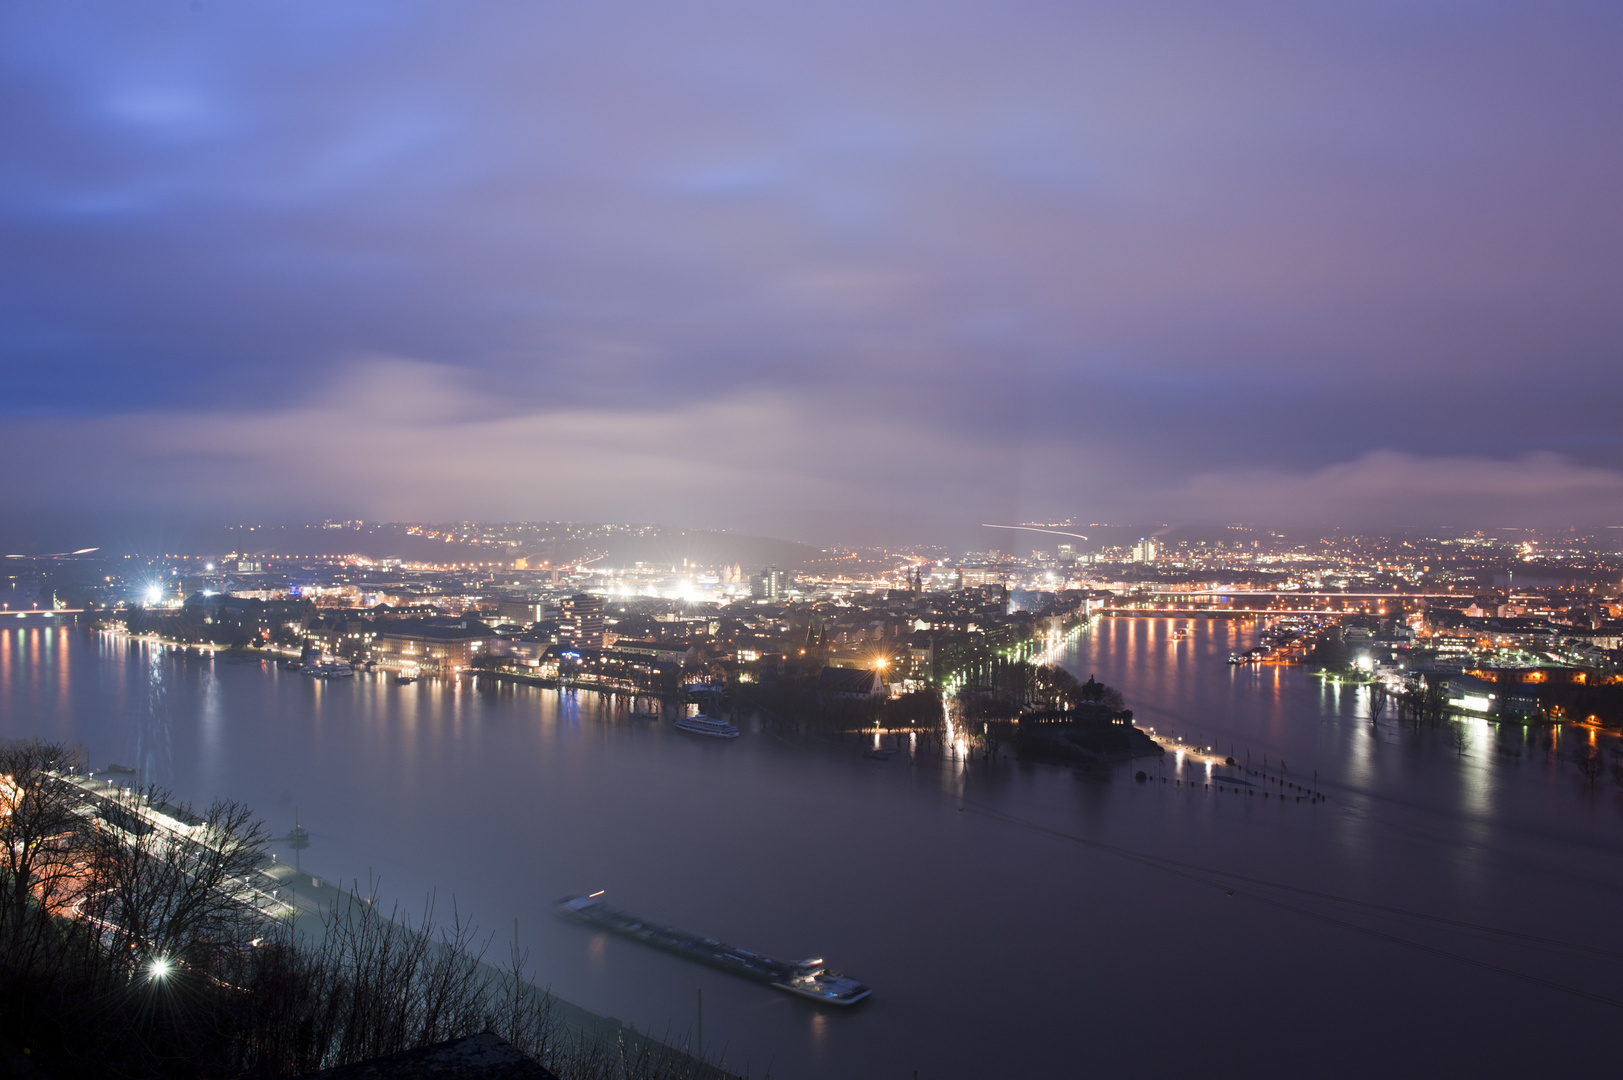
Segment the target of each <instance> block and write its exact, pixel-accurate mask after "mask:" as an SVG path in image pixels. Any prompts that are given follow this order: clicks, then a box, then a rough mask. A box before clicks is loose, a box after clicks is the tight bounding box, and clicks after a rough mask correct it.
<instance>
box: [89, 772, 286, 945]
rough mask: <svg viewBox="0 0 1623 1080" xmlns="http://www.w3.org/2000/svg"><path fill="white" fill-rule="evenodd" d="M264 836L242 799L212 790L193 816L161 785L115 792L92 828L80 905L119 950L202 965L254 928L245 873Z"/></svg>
mask: <svg viewBox="0 0 1623 1080" xmlns="http://www.w3.org/2000/svg"><path fill="white" fill-rule="evenodd" d="M267 838H268V837H267V835H266V832H265V826H264V824H263V823H262V822H259V821H256V820H255V819H254V817H253V814H252V812H251V811H250V810H249V809H248V808H247V807H246V806H243V805H242V804H241V803H236V802H224V801H218V800H217V801H215V802H214V803H213V804H212V805H211V806H210V807H209V808H208V809H207V810H206V811H204V813H203V814H202V815H201V816H199V815H197V814H195V813H193V812H192V810H191V808H190V807H188V806H175V805H172V804H171V803H170V802H169V799H168V792H165V791H161V790H159V789H157V788H149V789H147V790H145V791H137V790H128V791H122V792H119V793H118V794H117V795H115V796H113V797H112V798H111V799H109V800H108V801H107V803H106V804H104V807H103V810H102V813H101V821H100V822H99V827H98V828H97V830H96V832H95V836H94V840H93V860H92V861H93V864H94V869H95V876H96V882H97V884H96V890H97V891H96V893H95V895H94V897H93V898H91V899H90V900H89V901H87V903H86V904H85V907H86V909H87V911H89V912H90V913H91V914H92V915H93V916H94V917H95V918H96V919H97V920H98V921H99V922H100V924H101V926H102V929H103V931H104V932H105V934H106V935H107V937H108V939H109V940H110V941H111V942H112V943H113V946H114V955H115V956H119V957H127V958H129V961H130V962H131V963H132V964H134V963H142V962H145V963H148V964H151V963H154V962H156V963H159V964H163V965H169V964H187V965H191V966H193V967H197V968H206V967H207V966H208V962H209V960H210V958H211V957H213V956H214V954H216V953H217V952H218V951H219V950H220V949H221V948H229V947H230V946H231V945H232V944H234V943H235V942H237V941H239V940H241V939H242V938H244V937H253V936H255V933H256V929H255V928H256V927H257V926H258V924H259V917H258V914H257V912H256V911H255V910H254V907H253V903H252V899H251V897H252V895H253V894H252V889H251V885H250V881H251V879H252V876H253V875H254V873H255V872H256V871H257V869H258V865H259V862H260V859H261V849H262V848H263V847H264V845H265V841H266V840H267Z"/></svg>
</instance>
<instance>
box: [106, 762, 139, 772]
mask: <svg viewBox="0 0 1623 1080" xmlns="http://www.w3.org/2000/svg"><path fill="white" fill-rule="evenodd" d="M102 772H104V773H134V772H135V769H134V768H132V767H131V766H129V765H120V764H119V763H118V762H116V761H110V762H108V763H107V768H105V769H103V770H102Z"/></svg>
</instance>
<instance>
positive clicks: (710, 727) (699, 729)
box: [676, 713, 738, 739]
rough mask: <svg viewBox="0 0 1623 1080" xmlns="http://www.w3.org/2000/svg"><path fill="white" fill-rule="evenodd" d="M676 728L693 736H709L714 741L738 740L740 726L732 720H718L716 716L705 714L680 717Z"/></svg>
mask: <svg viewBox="0 0 1623 1080" xmlns="http://www.w3.org/2000/svg"><path fill="white" fill-rule="evenodd" d="M676 726H677V727H678V728H680V729H681V730H683V731H686V732H689V733H691V734H694V735H708V736H710V737H711V738H712V739H736V738H738V725H736V724H734V723H733V722H732V721H730V720H718V719H717V718H716V717H714V716H706V715H705V714H704V713H694V714H693V715H692V716H679V717H677V719H676Z"/></svg>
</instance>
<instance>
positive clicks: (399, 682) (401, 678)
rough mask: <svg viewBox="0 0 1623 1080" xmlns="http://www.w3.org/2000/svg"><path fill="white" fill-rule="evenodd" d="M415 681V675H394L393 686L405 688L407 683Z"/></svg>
mask: <svg viewBox="0 0 1623 1080" xmlns="http://www.w3.org/2000/svg"><path fill="white" fill-rule="evenodd" d="M416 681H417V676H415V675H396V676H395V677H394V684H395V685H396V686H405V685H406V684H407V683H414V682H416Z"/></svg>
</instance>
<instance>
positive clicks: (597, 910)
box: [558, 721, 872, 1005]
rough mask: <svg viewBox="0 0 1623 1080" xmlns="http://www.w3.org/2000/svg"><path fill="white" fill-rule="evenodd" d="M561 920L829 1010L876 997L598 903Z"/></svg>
mask: <svg viewBox="0 0 1623 1080" xmlns="http://www.w3.org/2000/svg"><path fill="white" fill-rule="evenodd" d="M678 723H680V721H678ZM558 914H560V915H562V916H563V917H565V918H567V919H574V920H575V921H576V922H583V923H586V924H587V925H589V926H596V927H600V928H601V929H604V930H609V931H612V932H614V933H616V934H623V935H624V936H626V937H629V938H635V939H636V940H638V941H641V942H643V943H645V944H648V945H652V946H654V947H655V948H659V949H664V950H666V951H667V952H673V953H676V954H677V955H678V956H685V957H687V958H688V959H690V960H697V961H699V962H700V963H704V964H709V965H711V966H712V967H717V968H720V969H721V970H723V971H730V972H732V973H733V974H734V975H742V976H743V977H744V978H746V979H754V980H755V981H756V982H764V983H766V984H767V985H768V986H771V987H773V988H775V989H778V990H784V991H787V992H788V993H791V994H794V995H796V996H798V997H803V998H808V999H810V1000H812V1001H816V1002H819V1003H821V1004H824V1005H855V1004H856V1003H857V1002H859V1001H861V1000H863V999H864V998H866V997H867V996H868V995H869V994H870V993H872V991H871V990H870V989H869V988H868V987H867V986H865V985H863V984H862V983H860V982H858V981H857V980H855V979H852V978H849V977H847V976H845V975H841V974H840V973H839V972H837V971H830V970H829V969H828V966H827V965H826V964H824V963H823V961H822V960H821V959H820V958H819V959H812V960H802V961H801V962H800V963H798V964H795V963H791V962H789V961H787V960H777V959H774V958H773V957H770V956H762V955H761V954H760V953H755V952H750V951H749V950H748V949H740V948H738V947H737V946H736V945H729V944H727V943H726V942H724V941H717V940H716V939H714V938H707V937H703V936H701V935H699V934H694V933H690V932H688V931H686V930H678V929H677V928H676V927H674V926H661V925H660V924H659V923H652V922H648V921H647V920H646V919H641V918H639V917H637V916H635V915H631V914H629V913H627V912H624V911H616V910H615V909H614V908H611V907H609V906H608V905H607V904H605V903H603V902H602V901H600V900H598V899H596V898H595V897H591V896H571V897H566V898H565V899H563V900H560V901H559V902H558Z"/></svg>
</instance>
